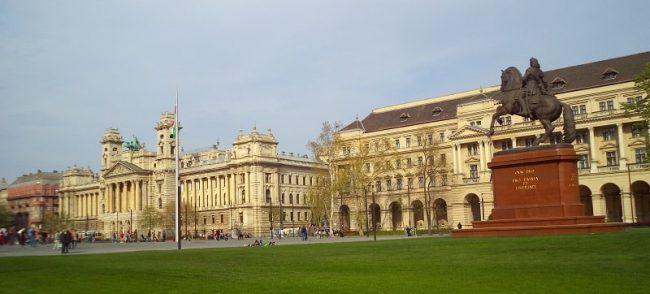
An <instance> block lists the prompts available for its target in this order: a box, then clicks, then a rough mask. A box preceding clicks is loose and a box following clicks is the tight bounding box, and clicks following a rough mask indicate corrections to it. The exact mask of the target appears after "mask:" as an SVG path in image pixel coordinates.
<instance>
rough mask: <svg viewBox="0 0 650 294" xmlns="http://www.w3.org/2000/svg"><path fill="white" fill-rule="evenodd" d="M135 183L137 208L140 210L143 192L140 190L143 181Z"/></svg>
mask: <svg viewBox="0 0 650 294" xmlns="http://www.w3.org/2000/svg"><path fill="white" fill-rule="evenodd" d="M133 183H134V184H135V210H137V211H140V210H142V193H141V192H140V184H141V182H140V181H139V180H138V181H133Z"/></svg>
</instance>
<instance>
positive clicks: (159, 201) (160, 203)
mask: <svg viewBox="0 0 650 294" xmlns="http://www.w3.org/2000/svg"><path fill="white" fill-rule="evenodd" d="M158 209H162V198H160V197H158Z"/></svg>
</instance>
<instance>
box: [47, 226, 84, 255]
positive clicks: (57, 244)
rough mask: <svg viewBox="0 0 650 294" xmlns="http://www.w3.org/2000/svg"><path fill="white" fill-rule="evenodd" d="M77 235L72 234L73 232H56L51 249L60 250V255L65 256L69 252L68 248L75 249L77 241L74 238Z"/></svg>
mask: <svg viewBox="0 0 650 294" xmlns="http://www.w3.org/2000/svg"><path fill="white" fill-rule="evenodd" d="M76 235H77V234H76V233H75V232H74V230H63V231H61V232H57V233H56V234H55V235H54V248H53V249H55V250H56V249H59V248H61V254H66V253H68V252H69V251H70V248H76V247H77V241H78V240H79V239H78V238H77V236H76Z"/></svg>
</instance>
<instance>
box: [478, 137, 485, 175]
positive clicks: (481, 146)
mask: <svg viewBox="0 0 650 294" xmlns="http://www.w3.org/2000/svg"><path fill="white" fill-rule="evenodd" d="M476 144H478V158H479V161H480V162H479V163H480V165H479V170H478V172H482V171H484V170H486V169H487V163H486V160H485V158H486V156H485V141H478V142H476Z"/></svg>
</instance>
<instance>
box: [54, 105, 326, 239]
mask: <svg viewBox="0 0 650 294" xmlns="http://www.w3.org/2000/svg"><path fill="white" fill-rule="evenodd" d="M173 120H174V114H172V113H163V114H162V115H161V117H160V120H159V121H158V122H157V123H156V126H155V131H156V145H155V151H150V150H147V148H145V146H144V145H143V144H140V143H139V142H137V141H136V142H127V143H126V144H125V142H124V139H123V138H122V136H121V135H120V133H119V131H118V130H117V129H113V128H110V129H108V130H107V131H106V133H105V134H104V136H103V137H102V139H101V141H100V144H101V149H102V157H101V158H100V161H101V170H100V171H99V173H93V172H92V171H91V170H90V169H89V168H78V167H71V168H68V169H67V170H66V171H65V172H64V173H63V179H62V180H61V185H60V191H59V195H60V203H61V214H62V215H63V216H65V217H68V218H69V219H70V220H72V223H73V225H74V227H75V228H77V229H78V230H82V231H84V230H85V231H89V230H90V231H98V232H102V233H104V234H105V235H107V236H108V235H109V234H111V233H112V232H128V231H130V230H136V229H137V230H139V232H147V231H148V229H149V228H147V226H146V225H145V224H144V221H143V220H144V219H145V218H146V217H147V216H148V215H151V213H149V211H151V210H152V209H153V210H156V211H158V212H161V213H162V214H163V215H164V217H163V220H162V222H161V223H160V224H159V225H157V227H154V228H152V229H153V230H154V231H161V230H166V232H167V233H168V236H171V233H172V232H173V231H174V224H173V216H171V215H172V214H173V211H174V209H175V208H174V205H175V203H176V201H175V195H176V181H175V156H174V154H175V152H176V149H175V148H176V146H175V140H174V136H173V133H172V129H171V128H170V126H171V124H170V122H172V121H173ZM181 139H182V137H181ZM277 145H278V141H277V139H276V138H275V136H274V135H273V134H272V132H271V130H268V131H267V132H266V133H260V132H258V131H257V130H256V129H253V130H252V131H251V132H250V133H248V134H245V133H243V132H242V131H240V133H239V134H238V136H237V138H236V139H235V141H234V143H233V144H232V147H231V148H229V149H225V148H220V147H219V146H217V145H214V146H211V147H209V148H204V149H200V150H195V151H187V152H185V151H181V158H180V161H179V162H180V170H179V173H180V187H181V189H180V191H181V192H180V193H181V206H182V209H181V213H182V214H181V218H182V219H183V221H182V227H181V230H182V232H183V234H190V235H193V234H209V233H212V232H213V231H215V230H224V232H228V233H229V232H231V230H234V229H238V230H241V231H243V232H247V233H251V234H253V235H256V236H261V235H268V234H269V232H270V229H271V228H274V229H278V228H283V227H292V226H295V227H297V226H299V225H305V224H308V223H309V221H310V218H311V214H310V210H309V206H308V204H307V198H306V195H307V191H308V190H309V187H310V186H311V185H313V184H315V181H316V176H315V174H316V171H317V170H318V169H320V168H322V167H320V166H319V165H318V164H317V163H316V162H315V161H314V160H312V159H310V158H308V157H307V156H306V155H302V156H301V155H299V154H293V153H288V154H287V153H284V152H281V153H278V151H277ZM146 223H147V224H150V223H151V222H146ZM145 234H146V233H145Z"/></svg>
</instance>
